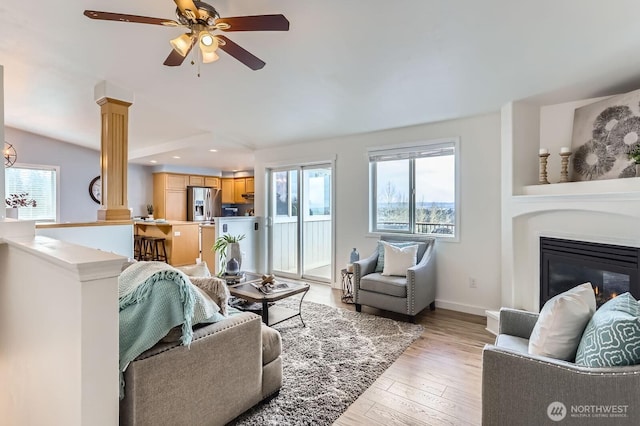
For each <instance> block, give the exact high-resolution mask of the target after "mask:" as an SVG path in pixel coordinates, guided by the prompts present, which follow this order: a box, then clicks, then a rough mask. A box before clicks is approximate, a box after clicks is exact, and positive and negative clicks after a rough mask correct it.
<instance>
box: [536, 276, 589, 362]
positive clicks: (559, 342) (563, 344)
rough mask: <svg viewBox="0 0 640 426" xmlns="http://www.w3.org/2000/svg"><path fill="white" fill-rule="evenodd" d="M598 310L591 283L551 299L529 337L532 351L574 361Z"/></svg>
mask: <svg viewBox="0 0 640 426" xmlns="http://www.w3.org/2000/svg"><path fill="white" fill-rule="evenodd" d="M595 310H596V297H595V294H594V292H593V287H592V286H591V283H584V284H581V285H579V286H577V287H574V288H572V289H571V290H568V291H565V292H564V293H560V294H558V295H557V296H555V297H553V298H551V299H549V300H548V301H547V303H545V304H544V306H543V307H542V310H541V311H540V316H539V317H538V321H536V325H535V326H534V327H533V331H532V332H531V337H530V338H529V353H530V354H534V355H541V356H547V357H550V358H556V359H563V360H565V361H572V360H573V359H574V357H575V354H576V350H577V348H578V344H579V343H580V338H581V337H582V332H583V331H584V328H585V326H586V325H587V323H588V322H589V320H590V319H591V316H592V315H593V313H594V312H595Z"/></svg>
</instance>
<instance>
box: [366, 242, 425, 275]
mask: <svg viewBox="0 0 640 426" xmlns="http://www.w3.org/2000/svg"><path fill="white" fill-rule="evenodd" d="M385 243H387V244H389V245H392V246H394V247H400V248H402V247H409V246H415V245H416V244H417V243H416V242H415V241H413V242H412V241H407V242H398V241H385ZM382 271H384V244H382V242H381V241H378V263H376V272H382Z"/></svg>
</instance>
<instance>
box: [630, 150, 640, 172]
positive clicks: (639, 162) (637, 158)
mask: <svg viewBox="0 0 640 426" xmlns="http://www.w3.org/2000/svg"><path fill="white" fill-rule="evenodd" d="M629 159H631V160H633V162H634V163H636V177H638V176H640V144H638V145H636V146H635V147H634V148H633V149H632V150H631V152H630V153H629Z"/></svg>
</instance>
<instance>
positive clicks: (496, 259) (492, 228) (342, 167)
mask: <svg viewBox="0 0 640 426" xmlns="http://www.w3.org/2000/svg"><path fill="white" fill-rule="evenodd" d="M452 136H459V137H460V164H461V173H460V175H461V182H460V196H461V202H460V206H459V207H460V209H461V220H460V228H461V229H460V242H457V243H455V242H446V241H441V242H439V243H438V246H437V259H438V260H437V266H438V287H437V294H436V297H437V300H436V304H437V305H438V306H440V307H444V308H450V309H455V310H459V311H465V312H472V313H476V314H480V315H483V314H484V309H487V308H496V307H498V306H499V305H500V115H499V114H498V113H495V114H489V115H483V116H477V117H472V118H466V119H459V120H451V121H445V122H440V123H434V124H427V125H420V126H412V127H406V128H401V129H392V130H385V131H380V132H375V133H369V134H362V135H355V136H350V137H344V138H336V139H330V140H323V141H314V142H310V143H304V144H297V145H289V146H283V147H278V148H272V149H264V150H259V151H257V152H256V153H255V158H256V164H255V179H256V180H255V182H256V187H257V188H259V189H258V190H256V200H255V206H256V215H258V216H263V215H265V214H266V204H265V203H266V200H265V194H266V193H268V192H267V191H266V187H265V186H266V183H265V169H266V168H268V167H269V166H272V165H285V164H304V163H305V162H317V161H324V160H328V159H332V158H336V170H335V171H334V173H335V177H336V182H337V183H336V196H335V199H336V205H335V221H336V262H335V269H336V271H335V276H336V277H338V278H339V277H340V273H339V271H340V269H342V268H343V267H344V265H345V264H346V263H347V261H348V259H349V253H350V251H351V249H352V248H353V247H357V248H358V251H359V252H360V255H361V257H364V256H366V255H368V254H370V253H371V252H373V250H374V248H375V245H376V240H377V237H375V236H371V235H368V187H369V177H368V176H369V174H368V158H367V150H366V149H367V147H371V146H380V145H390V144H394V143H398V144H400V143H405V142H414V141H425V140H430V139H438V138H445V137H452ZM469 277H474V278H476V280H477V284H478V287H477V288H475V289H472V288H469ZM334 286H335V287H338V283H334Z"/></svg>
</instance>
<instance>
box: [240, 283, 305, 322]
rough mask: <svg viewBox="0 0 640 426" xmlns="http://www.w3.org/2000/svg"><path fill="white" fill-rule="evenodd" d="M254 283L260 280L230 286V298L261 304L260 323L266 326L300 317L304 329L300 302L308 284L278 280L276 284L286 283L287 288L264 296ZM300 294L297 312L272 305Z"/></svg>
mask: <svg viewBox="0 0 640 426" xmlns="http://www.w3.org/2000/svg"><path fill="white" fill-rule="evenodd" d="M254 282H258V283H259V282H260V280H253V281H247V282H244V283H240V284H234V285H230V286H229V292H230V293H231V295H232V296H235V297H238V298H240V299H244V300H247V301H249V302H253V303H261V304H262V322H264V323H265V324H266V325H275V324H278V323H281V322H282V321H286V320H288V319H291V318H294V317H300V321H302V325H303V326H304V327H306V324H305V323H304V320H303V319H302V300H303V299H304V296H306V294H307V292H308V291H309V284H307V283H303V282H294V281H286V280H282V279H278V282H280V283H282V282H284V283H287V285H288V286H289V288H288V289H286V290H282V291H278V292H274V293H271V294H264V293H263V292H261V291H260V290H258V289H257V288H255V287H254V286H253V285H252V283H254ZM300 293H303V294H302V297H301V298H300V304H299V305H298V310H297V311H296V310H295V309H289V308H285V307H284V306H277V305H274V303H275V302H276V301H278V300H282V299H286V298H287V297H291V296H293V295H294V294H300Z"/></svg>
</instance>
